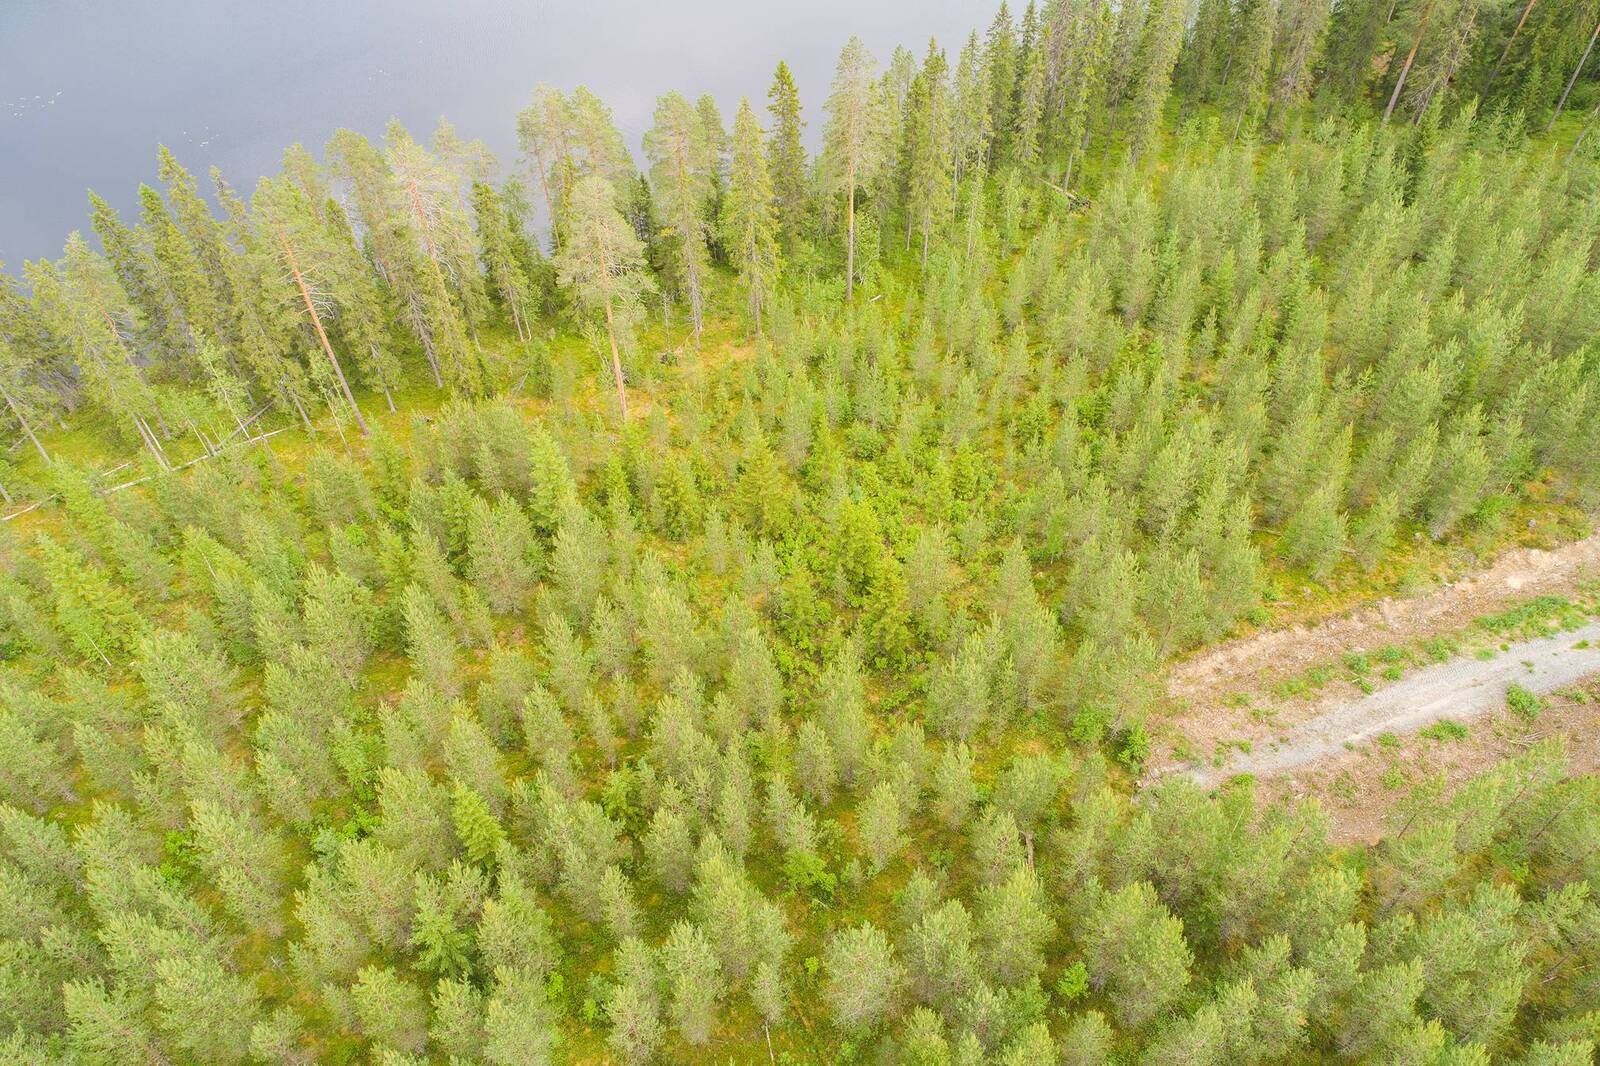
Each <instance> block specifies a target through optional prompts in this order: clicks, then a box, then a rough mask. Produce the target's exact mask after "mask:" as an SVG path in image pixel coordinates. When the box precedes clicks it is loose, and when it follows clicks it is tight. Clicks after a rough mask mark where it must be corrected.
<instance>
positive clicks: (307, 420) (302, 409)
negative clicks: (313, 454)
mask: <svg viewBox="0 0 1600 1066" xmlns="http://www.w3.org/2000/svg"><path fill="white" fill-rule="evenodd" d="M289 400H290V402H292V403H293V404H294V409H295V410H296V411H298V412H299V413H300V424H301V425H302V426H304V427H305V428H306V436H308V437H309V436H313V435H314V434H315V433H316V432H317V430H316V427H315V426H313V425H312V424H311V416H310V415H308V414H306V405H305V404H303V403H301V402H300V397H299V396H296V395H295V394H294V393H290V394H289Z"/></svg>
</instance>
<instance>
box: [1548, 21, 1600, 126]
mask: <svg viewBox="0 0 1600 1066" xmlns="http://www.w3.org/2000/svg"><path fill="white" fill-rule="evenodd" d="M1596 38H1600V22H1596V23H1595V24H1594V32H1593V33H1591V34H1590V35H1589V43H1588V44H1587V45H1585V46H1584V49H1583V55H1582V56H1580V57H1579V58H1578V65H1577V67H1576V68H1574V69H1573V71H1572V77H1570V78H1568V79H1567V87H1566V88H1565V89H1563V90H1562V92H1561V99H1560V100H1558V101H1556V113H1555V114H1553V115H1551V116H1550V124H1549V125H1547V126H1545V128H1544V131H1545V132H1546V133H1549V132H1550V131H1551V130H1552V129H1554V128H1555V124H1556V119H1558V118H1560V117H1561V109H1562V108H1564V107H1566V106H1567V97H1568V96H1570V95H1572V87H1573V86H1574V85H1576V84H1578V75H1579V74H1582V73H1583V67H1584V64H1585V63H1587V62H1589V53H1590V52H1592V51H1594V42H1595V40H1596Z"/></svg>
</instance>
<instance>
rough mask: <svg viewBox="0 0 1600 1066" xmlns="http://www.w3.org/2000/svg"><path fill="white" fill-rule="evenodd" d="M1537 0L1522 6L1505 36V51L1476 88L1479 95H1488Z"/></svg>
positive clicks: (1531, 0) (1529, 0)
mask: <svg viewBox="0 0 1600 1066" xmlns="http://www.w3.org/2000/svg"><path fill="white" fill-rule="evenodd" d="M1538 2H1539V0H1528V2H1527V4H1526V5H1524V7H1523V8H1522V17H1521V18H1519V19H1517V24H1516V26H1514V27H1513V28H1512V30H1511V36H1510V37H1508V38H1506V47H1505V51H1503V52H1501V53H1500V58H1499V59H1497V60H1495V61H1494V66H1493V67H1492V68H1490V70H1489V76H1488V77H1487V78H1485V79H1483V88H1482V89H1480V90H1478V95H1479V96H1487V95H1489V86H1491V85H1493V84H1494V79H1495V78H1496V77H1498V76H1499V74H1500V68H1501V67H1502V66H1504V65H1505V61H1506V59H1507V57H1509V56H1510V55H1511V46H1512V45H1514V44H1516V43H1517V34H1519V33H1521V32H1522V26H1523V24H1524V23H1526V22H1527V21H1528V16H1529V15H1531V14H1532V13H1533V5H1534V4H1537V3H1538Z"/></svg>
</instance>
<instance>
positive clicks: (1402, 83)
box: [1383, 0, 1433, 122]
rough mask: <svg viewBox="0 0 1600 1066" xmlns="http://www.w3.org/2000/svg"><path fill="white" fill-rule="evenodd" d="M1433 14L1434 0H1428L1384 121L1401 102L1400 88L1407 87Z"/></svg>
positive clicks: (1391, 95)
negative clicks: (1408, 78) (1407, 81)
mask: <svg viewBox="0 0 1600 1066" xmlns="http://www.w3.org/2000/svg"><path fill="white" fill-rule="evenodd" d="M1432 15H1433V0H1428V6H1426V7H1424V8H1423V9H1422V21H1421V22H1418V23H1417V36H1416V39H1415V40H1413V41H1412V42H1411V51H1410V52H1408V53H1406V62H1405V66H1403V67H1401V68H1400V77H1398V78H1396V79H1395V83H1394V92H1392V93H1390V94H1389V106H1388V107H1386V108H1384V109H1383V121H1384V122H1388V121H1389V116H1390V115H1392V114H1394V105H1395V104H1397V103H1399V102H1400V90H1402V89H1404V88H1405V87H1406V75H1408V74H1410V73H1411V64H1412V63H1414V62H1416V59H1417V49H1419V48H1421V47H1422V35H1423V34H1425V33H1426V32H1427V31H1428V19H1429V17H1430V16H1432Z"/></svg>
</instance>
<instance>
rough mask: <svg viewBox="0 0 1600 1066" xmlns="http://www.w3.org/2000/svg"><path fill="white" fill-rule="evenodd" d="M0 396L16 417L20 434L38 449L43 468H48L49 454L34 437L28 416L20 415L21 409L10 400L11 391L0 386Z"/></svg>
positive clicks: (15, 402) (14, 401)
mask: <svg viewBox="0 0 1600 1066" xmlns="http://www.w3.org/2000/svg"><path fill="white" fill-rule="evenodd" d="M0 396H4V397H5V399H6V405H7V406H8V407H10V408H11V413H12V414H14V415H16V416H17V423H18V424H19V425H20V426H22V432H24V433H26V434H27V435H28V439H29V440H31V441H33V446H34V447H35V448H37V449H39V458H41V459H43V460H44V465H45V466H50V465H51V463H50V453H49V452H47V451H45V450H44V445H43V444H40V443H39V438H38V437H37V436H35V435H34V432H33V426H31V425H29V424H28V416H27V415H25V414H23V413H22V408H20V407H18V406H17V401H16V400H14V399H12V398H11V390H10V389H8V388H6V387H5V386H4V385H0Z"/></svg>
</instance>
